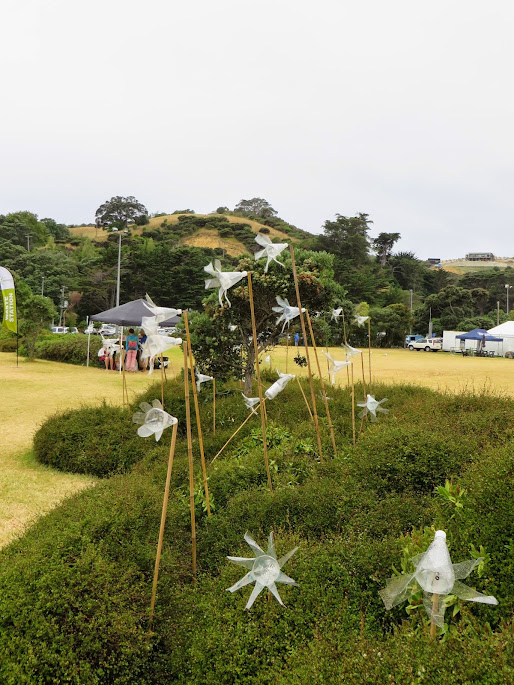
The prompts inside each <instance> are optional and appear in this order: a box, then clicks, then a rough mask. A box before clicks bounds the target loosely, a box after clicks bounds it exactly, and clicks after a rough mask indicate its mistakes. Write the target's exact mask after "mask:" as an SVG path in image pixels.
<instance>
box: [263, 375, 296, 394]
mask: <svg viewBox="0 0 514 685" xmlns="http://www.w3.org/2000/svg"><path fill="white" fill-rule="evenodd" d="M277 373H278V376H279V378H278V381H275V382H274V383H273V385H270V386H269V388H268V389H267V390H266V392H265V393H264V395H265V396H266V399H268V400H274V399H275V397H276V396H277V395H278V394H279V392H282V390H283V389H284V388H285V387H286V385H287V384H288V383H289V381H292V380H293V378H294V377H295V376H294V374H292V373H280V371H277Z"/></svg>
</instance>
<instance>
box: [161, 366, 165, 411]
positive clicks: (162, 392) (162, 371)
mask: <svg viewBox="0 0 514 685" xmlns="http://www.w3.org/2000/svg"><path fill="white" fill-rule="evenodd" d="M161 404H162V408H163V409H164V359H163V357H162V354H161Z"/></svg>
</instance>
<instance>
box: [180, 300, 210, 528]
mask: <svg viewBox="0 0 514 685" xmlns="http://www.w3.org/2000/svg"><path fill="white" fill-rule="evenodd" d="M183 315H184V325H185V328H186V337H187V349H188V352H189V367H190V369H191V384H192V386H193V399H194V403H195V414H196V426H197V428H198V444H199V445H200V460H201V462H202V474H203V488H204V491H205V504H206V506H207V516H210V515H211V503H210V500H209V484H208V482H207V465H206V463H205V453H204V451H203V435H202V423H201V421H200V406H199V404H198V393H197V391H196V383H195V367H194V364H193V350H192V349H191V336H190V334H189V321H188V319H187V312H186V311H184V313H183ZM186 371H187V369H186ZM186 371H185V372H186Z"/></svg>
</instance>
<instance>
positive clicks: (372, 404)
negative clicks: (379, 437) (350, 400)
mask: <svg viewBox="0 0 514 685" xmlns="http://www.w3.org/2000/svg"><path fill="white" fill-rule="evenodd" d="M383 402H387V397H384V399H383V400H380V402H378V401H377V400H376V399H375V398H374V397H373V396H372V395H366V401H365V402H357V406H358V407H364V408H363V410H362V411H361V412H359V419H362V418H364V417H365V416H367V415H368V414H369V415H370V417H371V420H372V421H376V420H377V411H381V412H383V413H384V414H387V413H388V412H389V409H384V408H383V407H381V406H380V405H381V404H382V403H383Z"/></svg>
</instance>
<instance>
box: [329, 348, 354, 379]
mask: <svg viewBox="0 0 514 685" xmlns="http://www.w3.org/2000/svg"><path fill="white" fill-rule="evenodd" d="M323 354H324V355H325V357H326V358H327V359H328V372H329V374H330V382H331V384H332V385H334V383H335V380H336V373H337V372H338V371H341V369H344V367H345V366H348V365H349V364H350V363H351V362H349V361H344V362H338V361H336V360H335V359H334V357H333V356H332V355H331V354H330V353H329V352H325V351H323Z"/></svg>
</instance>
